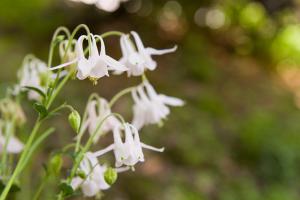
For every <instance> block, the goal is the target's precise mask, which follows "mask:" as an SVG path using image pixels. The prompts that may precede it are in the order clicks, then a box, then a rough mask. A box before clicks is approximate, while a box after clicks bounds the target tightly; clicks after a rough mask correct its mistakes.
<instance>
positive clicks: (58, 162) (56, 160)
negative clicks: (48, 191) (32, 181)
mask: <svg viewBox="0 0 300 200" xmlns="http://www.w3.org/2000/svg"><path fill="white" fill-rule="evenodd" d="M62 164H63V159H62V157H61V155H60V154H57V155H55V156H53V157H52V158H51V160H50V164H49V170H50V173H51V174H55V175H58V174H59V172H60V170H61V167H62Z"/></svg>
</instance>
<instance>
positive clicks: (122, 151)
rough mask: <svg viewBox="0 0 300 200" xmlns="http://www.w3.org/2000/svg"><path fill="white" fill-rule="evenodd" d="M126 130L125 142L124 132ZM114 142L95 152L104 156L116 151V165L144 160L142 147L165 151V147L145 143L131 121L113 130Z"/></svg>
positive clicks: (127, 164) (132, 163) (132, 164)
mask: <svg viewBox="0 0 300 200" xmlns="http://www.w3.org/2000/svg"><path fill="white" fill-rule="evenodd" d="M122 131H124V137H125V138H124V142H123V140H122V134H123V132H122ZM113 137H114V143H113V144H111V145H109V146H108V147H106V148H105V149H103V150H100V151H97V152H95V155H96V156H97V157H98V156H102V155H103V154H105V153H107V152H109V151H112V150H113V151H114V155H115V159H116V162H115V165H116V167H121V166H123V165H125V166H134V165H135V164H136V163H138V162H143V161H144V154H143V151H142V148H145V149H150V150H153V151H158V152H163V151H164V148H160V149H158V148H155V147H152V146H149V145H147V144H144V143H142V142H141V141H140V137H139V133H138V130H137V129H136V128H135V127H134V126H132V125H131V124H129V123H125V124H123V125H120V126H117V127H115V128H114V130H113Z"/></svg>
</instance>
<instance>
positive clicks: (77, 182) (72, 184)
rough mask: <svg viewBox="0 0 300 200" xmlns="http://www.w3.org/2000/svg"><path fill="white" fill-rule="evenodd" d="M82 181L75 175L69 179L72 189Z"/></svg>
mask: <svg viewBox="0 0 300 200" xmlns="http://www.w3.org/2000/svg"><path fill="white" fill-rule="evenodd" d="M82 182H83V180H82V179H81V178H79V177H75V178H73V179H72V181H71V187H72V188H73V190H76V189H77V188H78V187H79V186H80V184H81V183H82Z"/></svg>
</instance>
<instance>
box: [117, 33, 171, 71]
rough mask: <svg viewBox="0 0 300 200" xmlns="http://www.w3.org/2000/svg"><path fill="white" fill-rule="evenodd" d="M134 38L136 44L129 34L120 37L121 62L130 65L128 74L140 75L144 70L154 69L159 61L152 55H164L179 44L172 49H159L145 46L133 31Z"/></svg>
mask: <svg viewBox="0 0 300 200" xmlns="http://www.w3.org/2000/svg"><path fill="white" fill-rule="evenodd" d="M131 35H132V36H133V38H134V41H135V45H136V47H137V49H136V47H135V46H134V44H133V43H132V41H131V40H130V38H129V35H125V34H124V35H122V36H121V38H120V45H121V50H122V54H123V57H122V58H121V59H120V62H121V63H123V64H124V65H125V66H126V67H128V71H127V73H128V76H140V75H142V74H143V73H144V71H146V70H147V69H148V70H154V69H155V68H156V65H157V63H156V62H155V61H154V60H153V59H152V57H151V56H152V55H162V54H166V53H171V52H174V51H176V49H177V46H175V47H173V48H171V49H163V50H157V49H153V48H150V47H147V48H145V47H144V45H143V42H142V40H141V38H140V37H139V35H138V34H137V33H136V32H134V31H131Z"/></svg>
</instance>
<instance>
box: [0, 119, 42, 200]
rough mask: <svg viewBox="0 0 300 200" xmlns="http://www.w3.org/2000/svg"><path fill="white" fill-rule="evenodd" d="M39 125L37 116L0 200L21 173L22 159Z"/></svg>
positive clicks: (24, 157) (0, 199) (5, 195)
mask: <svg viewBox="0 0 300 200" xmlns="http://www.w3.org/2000/svg"><path fill="white" fill-rule="evenodd" d="M40 126H41V122H40V118H38V119H37V121H36V123H35V125H34V127H33V130H32V132H31V134H30V136H29V138H28V140H27V143H26V145H25V147H24V150H23V153H22V155H21V157H20V160H19V162H18V164H17V166H16V168H15V170H14V172H13V174H12V175H11V178H10V179H9V181H8V183H7V185H6V186H5V188H4V190H3V192H2V193H1V196H0V200H5V199H6V197H7V195H8V193H9V190H10V188H11V186H12V185H13V183H14V181H15V179H16V178H17V176H18V175H19V174H20V173H21V171H22V168H23V166H24V165H23V162H24V160H26V157H27V153H28V152H29V151H30V147H31V144H32V142H33V140H34V138H35V136H36V134H37V132H38V129H39V128H40Z"/></svg>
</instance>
